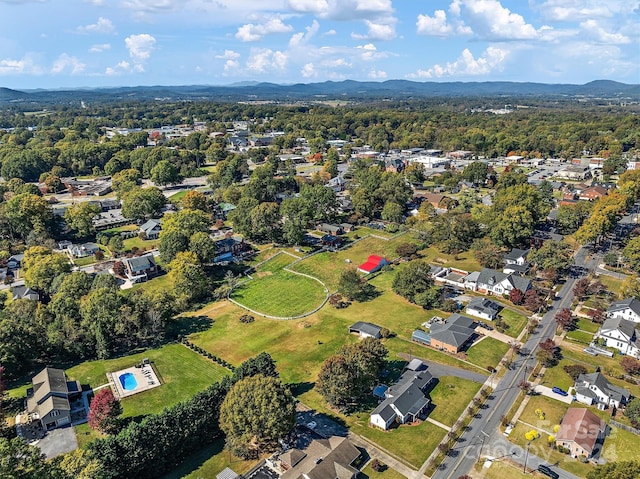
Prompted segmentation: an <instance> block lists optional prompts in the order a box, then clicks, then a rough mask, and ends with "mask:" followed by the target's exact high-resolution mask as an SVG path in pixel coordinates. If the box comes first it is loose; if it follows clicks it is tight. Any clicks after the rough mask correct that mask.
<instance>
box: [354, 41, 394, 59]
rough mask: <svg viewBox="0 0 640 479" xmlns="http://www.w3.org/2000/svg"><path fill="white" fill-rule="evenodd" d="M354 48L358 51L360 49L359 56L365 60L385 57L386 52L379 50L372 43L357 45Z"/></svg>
mask: <svg viewBox="0 0 640 479" xmlns="http://www.w3.org/2000/svg"><path fill="white" fill-rule="evenodd" d="M356 49H357V50H358V51H361V54H360V57H361V58H362V59H363V60H366V61H372V60H380V59H382V58H386V57H387V54H386V53H384V52H379V51H378V49H377V48H376V46H375V45H374V44H373V43H367V44H366V45H358V46H357V47H356Z"/></svg>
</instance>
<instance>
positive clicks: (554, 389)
mask: <svg viewBox="0 0 640 479" xmlns="http://www.w3.org/2000/svg"><path fill="white" fill-rule="evenodd" d="M551 391H553V392H554V393H556V394H560V396H568V395H569V393H568V392H567V391H565V390H564V389H560V388H559V387H558V386H553V387H552V388H551Z"/></svg>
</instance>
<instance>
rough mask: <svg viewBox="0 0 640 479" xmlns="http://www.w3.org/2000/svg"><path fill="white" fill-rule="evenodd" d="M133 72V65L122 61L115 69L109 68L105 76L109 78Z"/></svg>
mask: <svg viewBox="0 0 640 479" xmlns="http://www.w3.org/2000/svg"><path fill="white" fill-rule="evenodd" d="M131 71H132V68H131V64H130V63H129V62H127V61H124V60H123V61H121V62H120V63H118V64H117V65H116V66H115V67H107V69H106V70H105V72H104V73H105V75H107V76H116V75H121V74H123V73H129V72H131Z"/></svg>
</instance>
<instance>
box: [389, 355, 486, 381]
mask: <svg viewBox="0 0 640 479" xmlns="http://www.w3.org/2000/svg"><path fill="white" fill-rule="evenodd" d="M398 356H400V357H401V358H403V359H406V360H407V361H409V360H411V359H414V358H417V359H420V360H421V361H422V362H423V363H425V364H426V365H427V372H428V373H429V374H431V375H432V376H434V377H436V378H439V377H441V376H454V377H456V378H461V379H468V380H469V381H473V382H474V383H480V384H484V382H485V381H486V380H487V378H488V377H489V375H488V374H480V373H474V372H472V371H467V370H466V369H461V368H456V367H455V366H447V365H446V364H440V363H434V362H433V361H428V360H426V359H424V358H421V357H420V356H419V355H415V354H412V355H409V354H406V353H400V354H398Z"/></svg>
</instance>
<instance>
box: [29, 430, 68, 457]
mask: <svg viewBox="0 0 640 479" xmlns="http://www.w3.org/2000/svg"><path fill="white" fill-rule="evenodd" d="M36 446H37V447H39V448H40V450H41V451H42V453H43V454H44V455H45V456H46V457H47V459H52V458H54V457H56V456H59V455H60V454H64V453H65V452H71V451H75V450H76V449H78V440H77V439H76V433H75V431H74V430H73V427H71V426H65V427H61V428H58V429H54V430H52V431H48V432H47V434H46V436H45V437H43V438H42V439H40V441H38V444H36Z"/></svg>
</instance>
